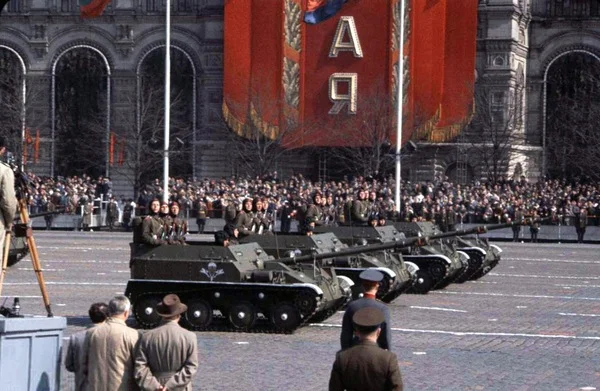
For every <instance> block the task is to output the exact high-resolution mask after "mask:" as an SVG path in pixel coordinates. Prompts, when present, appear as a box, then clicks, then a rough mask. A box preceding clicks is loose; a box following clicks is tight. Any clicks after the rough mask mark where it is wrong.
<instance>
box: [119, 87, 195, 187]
mask: <svg viewBox="0 0 600 391" xmlns="http://www.w3.org/2000/svg"><path fill="white" fill-rule="evenodd" d="M140 95H141V96H140V101H139V104H137V107H138V113H137V116H136V115H134V114H133V113H127V115H124V116H123V117H122V118H120V124H119V125H120V131H119V132H117V133H116V134H115V136H114V137H115V142H114V156H113V161H114V162H113V169H112V170H113V172H119V173H120V174H122V175H123V176H124V177H126V178H127V179H128V180H129V182H130V183H131V184H132V186H133V188H134V195H135V197H137V195H138V193H139V191H140V190H141V189H142V187H143V186H144V185H145V184H147V183H149V182H150V181H151V180H153V179H155V178H156V177H157V175H156V173H157V171H159V170H160V168H161V167H162V163H163V158H164V154H163V146H164V121H165V118H164V107H163V106H162V105H161V104H162V102H163V100H162V97H163V96H164V89H163V88H162V87H161V86H156V85H154V86H152V85H146V86H144V87H143V91H142V93H141V94H140ZM181 104H182V93H179V94H177V95H176V96H174V97H172V99H171V141H176V140H177V139H179V140H181V141H182V142H183V144H184V145H189V144H191V143H190V139H191V138H192V132H193V129H190V126H189V124H190V123H191V122H190V121H186V120H185V119H184V118H185V115H183V114H184V113H182V112H181ZM129 105H130V107H136V102H135V101H134V100H133V99H132V100H131V101H130V102H129ZM170 146H171V148H170V151H169V152H170V154H172V156H177V155H180V154H182V153H183V150H182V148H183V146H182V145H181V143H178V142H171V143H170Z"/></svg>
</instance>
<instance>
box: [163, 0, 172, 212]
mask: <svg viewBox="0 0 600 391" xmlns="http://www.w3.org/2000/svg"><path fill="white" fill-rule="evenodd" d="M166 11H167V12H166V39H165V133H164V138H165V145H164V151H163V152H164V158H163V201H165V202H168V201H169V138H170V136H171V135H170V126H171V0H167V9H166Z"/></svg>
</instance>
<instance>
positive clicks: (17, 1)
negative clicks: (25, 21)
mask: <svg viewBox="0 0 600 391" xmlns="http://www.w3.org/2000/svg"><path fill="white" fill-rule="evenodd" d="M21 1H22V0H10V1H9V2H8V4H7V5H6V8H4V10H5V11H7V12H10V13H15V14H16V13H19V12H21V10H22V7H21Z"/></svg>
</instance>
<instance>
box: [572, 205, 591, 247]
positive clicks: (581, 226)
mask: <svg viewBox="0 0 600 391" xmlns="http://www.w3.org/2000/svg"><path fill="white" fill-rule="evenodd" d="M587 223H588V212H587V209H586V208H585V207H583V206H582V207H581V208H579V213H578V214H577V215H576V216H575V231H577V243H583V237H584V236H585V229H586V228H587Z"/></svg>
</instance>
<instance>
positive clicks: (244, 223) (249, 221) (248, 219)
mask: <svg viewBox="0 0 600 391" xmlns="http://www.w3.org/2000/svg"><path fill="white" fill-rule="evenodd" d="M234 225H235V227H236V228H237V229H238V230H239V231H240V236H248V235H252V234H253V233H254V230H253V228H255V223H254V212H247V211H245V210H241V211H239V212H238V214H237V216H236V217H235V222H234Z"/></svg>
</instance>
